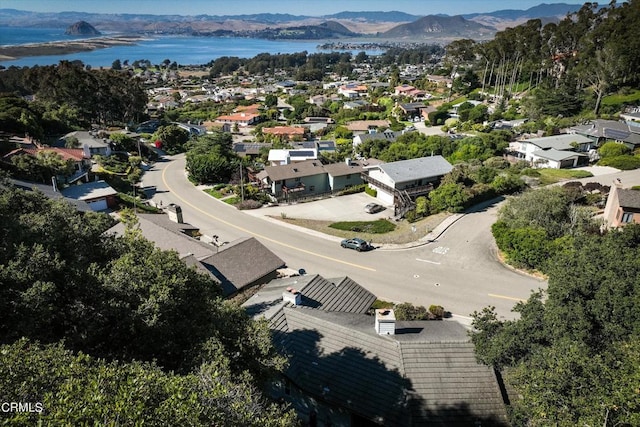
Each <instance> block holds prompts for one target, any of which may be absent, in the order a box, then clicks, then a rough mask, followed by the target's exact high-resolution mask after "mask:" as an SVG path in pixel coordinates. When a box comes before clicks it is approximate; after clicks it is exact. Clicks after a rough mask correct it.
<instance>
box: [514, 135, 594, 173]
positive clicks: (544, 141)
mask: <svg viewBox="0 0 640 427" xmlns="http://www.w3.org/2000/svg"><path fill="white" fill-rule="evenodd" d="M592 144H593V140H591V139H590V138H588V137H586V136H584V135H574V134H562V135H553V136H546V137H542V138H531V139H524V140H522V141H516V142H512V143H510V144H509V151H510V153H511V154H512V155H513V156H515V157H516V158H518V159H523V160H527V161H529V162H531V163H532V164H534V166H535V165H540V166H542V167H550V168H555V169H560V168H567V167H576V166H579V165H580V164H582V163H585V164H586V163H587V162H588V161H589V158H588V156H586V155H585V154H581V152H586V151H588V150H589V149H590V148H591V146H592Z"/></svg>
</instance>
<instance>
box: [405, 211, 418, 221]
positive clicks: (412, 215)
mask: <svg viewBox="0 0 640 427" xmlns="http://www.w3.org/2000/svg"><path fill="white" fill-rule="evenodd" d="M404 219H406V220H407V221H409V222H416V221H417V220H418V219H419V216H418V213H417V212H416V210H415V209H411V210H410V211H407V212H406V213H405V214H404Z"/></svg>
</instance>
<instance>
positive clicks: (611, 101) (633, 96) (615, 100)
mask: <svg viewBox="0 0 640 427" xmlns="http://www.w3.org/2000/svg"><path fill="white" fill-rule="evenodd" d="M638 101H640V89H636V90H635V91H633V92H631V93H629V94H627V95H623V94H620V93H616V94H613V95H609V96H605V97H604V98H602V105H620V104H631V103H634V102H638Z"/></svg>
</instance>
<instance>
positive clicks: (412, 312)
mask: <svg viewBox="0 0 640 427" xmlns="http://www.w3.org/2000/svg"><path fill="white" fill-rule="evenodd" d="M393 311H394V313H395V315H396V320H401V321H402V320H429V319H430V316H429V312H428V311H427V309H426V308H425V307H424V306H421V305H419V306H415V305H413V304H411V303H409V302H405V303H402V304H398V305H396V306H395V307H394V308H393Z"/></svg>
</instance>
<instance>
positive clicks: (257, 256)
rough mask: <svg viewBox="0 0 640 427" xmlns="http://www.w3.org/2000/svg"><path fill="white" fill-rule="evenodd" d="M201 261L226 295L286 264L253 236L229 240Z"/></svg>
mask: <svg viewBox="0 0 640 427" xmlns="http://www.w3.org/2000/svg"><path fill="white" fill-rule="evenodd" d="M200 261H201V262H202V263H203V264H204V265H205V267H207V268H208V269H209V271H211V273H212V274H213V275H214V276H215V277H216V278H217V279H218V280H219V281H220V283H221V286H222V292H223V293H224V294H225V295H229V294H232V293H234V292H236V291H237V290H239V289H241V288H243V287H245V286H247V285H249V284H252V283H253V282H255V281H256V280H259V279H260V278H262V277H264V276H267V275H269V274H271V273H273V272H274V271H276V270H277V269H279V268H281V267H283V266H284V265H285V262H284V261H282V260H281V259H280V258H279V257H278V256H277V255H276V254H274V253H273V252H271V251H270V250H269V249H267V247H266V246H264V245H263V244H262V243H260V242H259V241H258V240H257V239H256V238H255V237H248V238H245V239H239V240H236V241H234V242H231V243H230V244H229V246H226V247H225V249H223V250H221V251H220V252H218V253H214V254H213V255H210V256H208V257H206V258H204V259H201V260H200Z"/></svg>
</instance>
